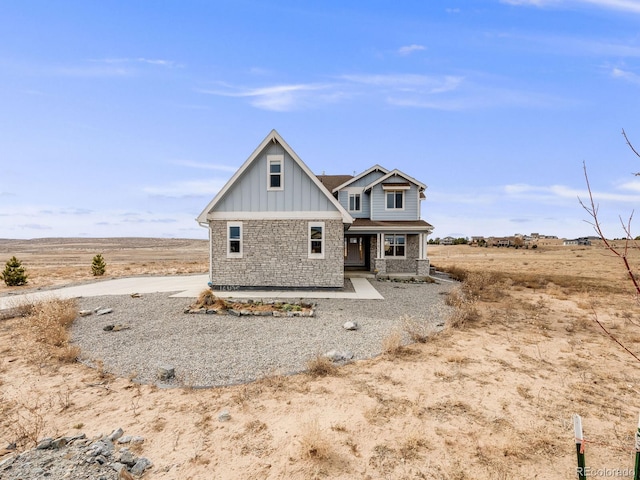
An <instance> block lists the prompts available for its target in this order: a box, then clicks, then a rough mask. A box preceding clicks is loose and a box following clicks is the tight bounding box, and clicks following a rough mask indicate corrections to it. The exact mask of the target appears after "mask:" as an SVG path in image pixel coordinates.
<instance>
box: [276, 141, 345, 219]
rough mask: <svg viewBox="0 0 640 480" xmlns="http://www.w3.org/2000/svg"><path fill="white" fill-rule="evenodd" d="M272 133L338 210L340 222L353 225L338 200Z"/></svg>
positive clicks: (284, 143)
mask: <svg viewBox="0 0 640 480" xmlns="http://www.w3.org/2000/svg"><path fill="white" fill-rule="evenodd" d="M272 133H273V134H274V136H275V138H276V140H277V141H278V142H279V143H280V144H281V145H282V146H283V147H284V148H285V150H286V151H287V152H288V153H289V155H291V158H293V161H294V162H296V163H297V164H298V166H299V167H300V168H301V169H302V171H303V172H304V173H306V174H307V176H308V177H309V178H310V179H311V181H312V182H313V183H314V184H315V185H316V186H317V187H318V188H319V189H320V191H321V192H322V194H323V195H324V196H325V197H326V198H327V199H328V200H329V201H330V202H331V204H332V205H333V206H334V207H336V210H338V212H339V213H340V216H341V217H342V222H343V223H349V224H351V223H353V217H352V216H351V215H349V212H347V211H346V210H345V209H344V207H343V206H342V205H340V202H338V200H337V199H336V198H335V197H334V196H333V195H331V194H330V193H329V191H328V190H327V189H326V188H325V186H324V185H323V184H322V182H320V179H319V178H318V177H317V176H316V175H315V174H314V173H313V172H312V171H311V170H309V167H307V164H306V163H304V162H303V161H302V159H301V158H300V157H298V154H297V153H296V152H294V150H293V148H291V147H290V146H289V144H288V143H287V142H285V141H284V139H283V138H282V137H281V136H280V134H279V133H278V132H276V131H275V130H272Z"/></svg>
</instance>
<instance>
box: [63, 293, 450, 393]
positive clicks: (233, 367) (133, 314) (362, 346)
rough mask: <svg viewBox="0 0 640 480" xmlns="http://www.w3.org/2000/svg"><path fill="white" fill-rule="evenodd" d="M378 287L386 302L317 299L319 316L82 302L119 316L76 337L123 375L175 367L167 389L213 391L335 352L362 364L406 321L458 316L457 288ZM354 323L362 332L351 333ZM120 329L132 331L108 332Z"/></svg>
mask: <svg viewBox="0 0 640 480" xmlns="http://www.w3.org/2000/svg"><path fill="white" fill-rule="evenodd" d="M372 284H373V285H374V287H375V288H376V289H377V290H378V291H379V292H380V293H381V294H382V295H383V296H384V298H385V299H384V300H350V299H310V300H309V301H311V302H314V303H317V310H316V316H315V317H311V318H308V317H292V318H287V317H258V316H255V317H254V316H248V317H235V316H232V315H189V314H185V313H183V311H184V309H185V307H187V306H188V305H189V303H190V302H192V301H193V299H188V298H169V295H171V294H170V293H154V294H145V295H142V297H141V298H132V297H131V296H128V295H123V296H102V297H91V298H82V299H80V300H79V308H80V309H95V308H98V307H104V308H112V309H113V312H112V313H110V314H107V315H101V316H96V315H91V316H88V317H80V318H78V319H77V320H76V321H75V322H74V325H73V328H72V339H73V342H74V343H75V344H76V345H78V346H79V347H80V349H81V352H82V354H81V355H82V358H83V359H85V361H86V362H87V363H89V364H94V365H95V364H96V362H98V361H101V362H103V366H104V369H105V370H106V371H108V372H110V373H113V374H115V375H117V376H122V377H127V376H132V377H135V381H137V382H141V383H158V381H157V379H156V375H157V370H158V367H159V366H161V365H166V364H169V365H172V366H173V367H175V372H176V379H174V380H173V381H171V382H169V383H164V384H162V385H166V386H183V385H188V386H193V387H205V386H207V387H209V386H221V385H230V384H237V383H245V382H249V381H253V380H255V379H257V378H260V377H262V376H265V375H270V374H274V373H281V374H290V373H296V372H300V371H302V370H304V369H305V365H306V362H307V360H309V359H310V358H313V357H315V356H316V355H318V354H324V353H326V352H328V351H330V350H337V351H339V352H344V351H349V352H352V353H353V354H354V360H357V359H364V358H371V357H374V356H377V355H379V354H380V353H381V349H382V340H383V339H384V338H385V337H386V336H387V335H388V334H389V333H390V332H391V331H392V330H393V329H394V328H395V327H398V326H399V325H400V318H401V317H402V316H403V315H411V316H412V317H414V318H416V319H419V320H421V321H425V322H428V323H431V324H433V325H434V326H435V325H437V324H440V323H442V322H444V320H445V318H446V317H447V315H448V313H449V311H450V307H447V306H446V305H445V304H444V299H445V295H444V294H445V293H446V292H447V291H449V289H450V288H451V284H444V283H443V284H439V283H435V284H409V283H394V282H378V281H372ZM262 300H270V299H266V298H265V299H262ZM346 321H356V322H358V325H359V327H360V328H359V329H358V330H357V331H348V330H345V329H344V328H343V327H342V325H343V324H344V323H345V322H346ZM117 324H123V325H127V326H129V327H130V329H127V330H121V331H117V332H105V331H104V330H103V327H104V326H105V325H117ZM405 340H406V341H408V338H406V339H405Z"/></svg>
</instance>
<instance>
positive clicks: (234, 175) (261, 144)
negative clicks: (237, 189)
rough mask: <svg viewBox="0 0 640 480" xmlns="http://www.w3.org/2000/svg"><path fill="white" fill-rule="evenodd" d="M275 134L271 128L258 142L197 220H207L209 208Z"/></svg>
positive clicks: (213, 205) (276, 133) (218, 199)
mask: <svg viewBox="0 0 640 480" xmlns="http://www.w3.org/2000/svg"><path fill="white" fill-rule="evenodd" d="M275 135H278V132H276V131H275V130H271V132H270V133H269V135H267V136H266V137H265V139H264V140H263V141H262V142H261V143H260V145H258V147H257V148H256V149H255V150H254V151H253V153H252V154H251V155H249V158H247V159H246V160H245V162H244V163H243V164H242V166H241V167H240V168H239V169H238V170H237V171H236V173H234V174H233V176H232V177H231V178H230V179H229V181H228V182H227V183H225V185H224V187H222V189H221V190H220V191H219V192H218V193H217V194H216V196H215V197H213V200H211V201H210V202H209V204H208V205H207V206H206V207H205V209H204V210H203V211H202V213H200V215H198V219H197V220H198V222H205V221H206V220H207V214H208V213H209V212H210V211H211V209H213V207H215V206H216V204H217V203H218V202H219V201H220V199H222V197H224V196H225V194H226V193H227V192H228V191H229V189H230V188H231V186H232V185H233V184H234V183H236V181H237V180H238V178H240V176H241V175H242V174H243V173H244V171H245V170H246V169H247V168H249V165H251V164H252V163H253V161H254V160H255V159H256V157H257V156H258V155H260V152H262V150H263V149H264V148H265V147H266V146H267V145H268V144H269V142H271V141H273V139H274V138H275ZM278 136H280V135H278Z"/></svg>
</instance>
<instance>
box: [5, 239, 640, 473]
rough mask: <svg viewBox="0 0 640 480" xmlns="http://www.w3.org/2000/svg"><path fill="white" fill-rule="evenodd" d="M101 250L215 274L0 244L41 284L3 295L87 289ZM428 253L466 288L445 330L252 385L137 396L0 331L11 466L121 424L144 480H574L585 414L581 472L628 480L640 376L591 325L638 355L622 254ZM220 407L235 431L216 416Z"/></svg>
mask: <svg viewBox="0 0 640 480" xmlns="http://www.w3.org/2000/svg"><path fill="white" fill-rule="evenodd" d="M96 253H102V254H103V255H104V258H105V260H106V262H107V275H106V278H114V277H118V276H130V275H140V274H145V275H146V274H150V275H151V274H171V273H175V274H183V273H196V272H197V273H204V272H206V271H207V262H208V257H207V243H206V242H205V241H197V240H160V239H151V240H150V239H94V240H90V239H45V240H32V241H23V240H0V261H2V265H3V263H4V261H6V260H7V259H8V258H9V257H10V256H11V255H16V256H17V257H18V258H19V259H20V260H21V261H22V262H23V265H24V266H25V267H26V269H27V272H28V273H29V274H30V282H29V284H28V285H27V286H25V287H14V288H8V287H5V286H4V285H2V286H1V287H0V294H9V293H10V292H24V291H28V290H29V289H34V288H48V287H51V286H56V285H63V284H68V283H78V282H84V281H93V280H94V279H93V277H91V274H90V263H91V258H92V257H93V255H95V254H96ZM629 255H630V261H631V262H632V264H633V265H637V264H638V263H637V260H639V259H640V255H638V252H637V251H636V250H631V251H630V252H629ZM429 257H430V258H431V262H432V264H433V265H435V266H436V267H438V268H439V269H449V270H452V271H454V273H457V274H459V273H462V274H466V275H467V281H466V282H464V283H463V284H462V285H461V287H456V289H455V290H454V291H455V293H452V294H450V297H451V298H450V301H451V302H452V303H454V304H455V305H456V306H457V310H456V312H457V315H454V316H453V317H452V319H451V324H450V325H447V327H446V328H445V330H444V331H442V332H440V333H437V334H434V335H431V336H429V337H428V338H418V337H417V336H415V335H414V338H415V339H417V340H421V342H418V343H413V344H410V345H407V346H405V347H402V348H397V346H395V347H394V346H393V342H390V341H388V342H386V345H385V347H384V351H385V353H384V354H383V355H381V356H379V357H377V358H374V359H371V360H365V361H357V362H353V363H351V364H348V365H346V366H343V367H340V368H338V369H336V370H332V369H329V370H328V371H325V372H315V373H313V374H311V373H303V374H299V375H294V376H285V375H282V374H280V372H273V374H271V375H266V376H265V377H264V378H262V379H260V380H259V381H257V382H254V383H250V384H245V385H237V386H230V387H223V388H214V389H194V388H192V387H190V386H189V385H188V384H185V385H183V386H181V387H179V388H174V389H161V388H158V387H155V386H153V385H140V384H137V383H135V382H133V381H132V380H131V379H128V378H115V377H113V376H111V375H109V374H108V372H105V371H104V370H102V369H100V368H97V369H92V368H89V367H87V366H84V365H82V364H80V363H74V362H71V363H69V362H63V361H59V360H56V359H55V358H54V357H53V356H47V355H42V354H36V353H37V352H41V349H40V348H39V347H38V346H37V342H38V339H37V338H35V337H33V336H32V335H31V334H30V333H29V332H30V325H29V323H28V322H29V319H28V317H25V318H13V319H8V320H0V461H1V460H2V458H3V457H2V455H3V454H4V455H11V452H3V450H2V448H3V447H4V446H5V445H6V444H10V443H12V442H16V443H17V444H18V448H20V449H24V448H30V447H32V446H33V443H34V442H35V441H36V440H37V439H39V438H42V437H45V436H59V435H73V434H76V433H78V432H84V433H86V434H87V436H88V437H95V436H98V435H100V434H108V433H110V432H111V431H113V430H114V429H116V428H118V427H122V428H123V429H124V430H125V432H126V433H127V434H130V435H140V436H143V437H144V438H145V441H144V443H143V444H141V446H140V447H139V448H138V450H137V452H136V453H137V454H139V455H143V456H145V457H147V458H149V459H151V460H152V461H153V463H154V465H153V467H152V468H151V469H150V470H149V471H148V472H147V473H146V474H145V476H144V478H148V479H212V478H215V479H218V478H219V479H282V478H287V479H288V478H293V479H311V478H318V479H321V478H326V479H334V478H335V479H511V478H537V479H566V478H575V477H576V473H575V472H576V470H575V467H576V450H575V441H574V434H573V423H572V414H574V413H577V414H580V415H581V416H582V418H583V425H584V431H585V437H586V439H587V440H588V443H587V444H586V451H585V455H586V461H587V466H589V467H591V468H592V469H594V470H593V471H595V472H600V473H601V475H602V476H605V475H606V476H612V475H613V476H616V475H617V476H632V473H630V472H631V471H632V469H633V459H634V454H635V450H634V433H635V431H636V428H637V424H638V414H639V413H640V368H639V367H640V363H639V361H638V360H636V359H635V358H634V357H633V356H632V355H631V354H630V353H629V352H627V351H625V350H624V349H623V348H622V347H621V346H619V345H618V344H617V343H615V342H614V340H612V339H611V337H610V336H608V335H607V334H605V333H604V331H603V329H602V328H601V327H600V326H599V325H598V323H597V322H596V319H597V320H598V321H599V322H600V323H601V324H602V325H603V326H604V327H605V328H606V329H607V330H608V331H609V332H610V333H611V335H613V336H614V337H615V338H616V339H617V340H618V341H620V342H621V343H622V344H624V345H625V346H626V347H627V348H628V349H629V350H630V351H631V352H632V353H634V354H636V355H640V307H639V306H638V303H637V298H636V296H635V292H634V290H633V288H632V285H631V282H630V281H629V279H628V276H627V275H626V273H625V271H624V269H623V267H622V262H621V261H620V259H618V258H615V257H614V256H612V255H611V254H610V252H608V251H607V250H606V249H604V248H603V247H602V245H594V246H592V247H577V246H567V247H563V246H559V245H541V246H540V247H539V248H537V249H529V250H527V249H519V250H516V249H513V248H478V247H469V246H466V245H460V246H433V247H430V249H429ZM2 265H0V266H2ZM374 285H375V282H374ZM423 288H429V285H425V286H424V287H423ZM412 316H413V320H414V321H417V322H419V321H420V320H425V319H424V315H423V312H419V311H416V312H414V313H413V315H412ZM274 320H275V319H274ZM414 325H415V323H414ZM409 330H410V329H409ZM402 333H403V334H404V335H405V337H406V336H407V335H410V334H411V333H414V334H415V331H413V332H411V331H405V332H402ZM393 336H394V332H389V338H390V339H391V338H393ZM223 410H227V411H228V412H229V413H230V414H231V420H229V421H227V422H219V421H218V414H219V413H220V412H221V411H223ZM612 472H613V473H612ZM616 472H617V473H616ZM607 474H608V475H607Z"/></svg>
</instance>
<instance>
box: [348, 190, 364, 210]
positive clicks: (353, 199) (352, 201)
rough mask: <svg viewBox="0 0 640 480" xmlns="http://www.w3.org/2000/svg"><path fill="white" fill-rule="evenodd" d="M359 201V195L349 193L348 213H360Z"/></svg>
mask: <svg viewBox="0 0 640 480" xmlns="http://www.w3.org/2000/svg"><path fill="white" fill-rule="evenodd" d="M360 201H361V199H360V194H359V193H350V194H349V211H350V212H360V211H362V207H361V204H360Z"/></svg>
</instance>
